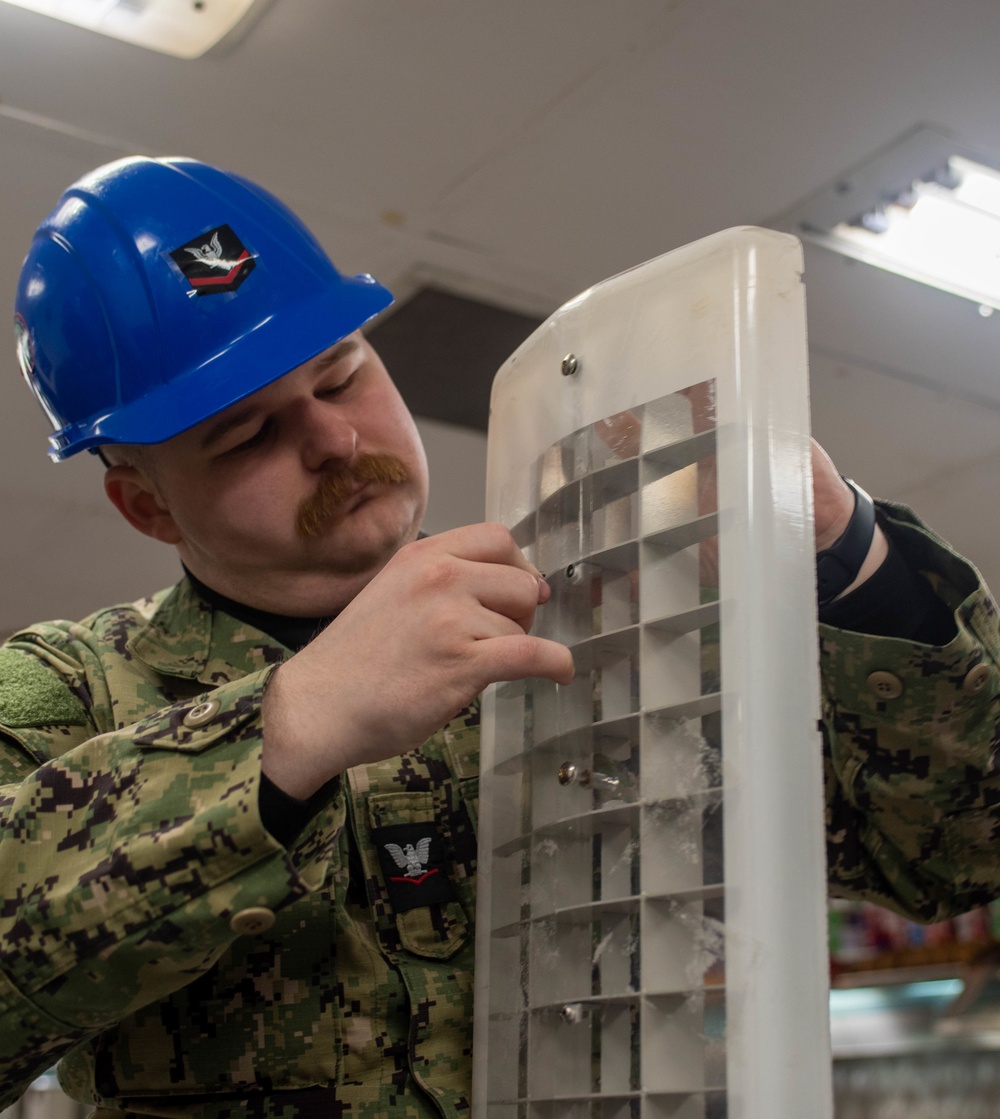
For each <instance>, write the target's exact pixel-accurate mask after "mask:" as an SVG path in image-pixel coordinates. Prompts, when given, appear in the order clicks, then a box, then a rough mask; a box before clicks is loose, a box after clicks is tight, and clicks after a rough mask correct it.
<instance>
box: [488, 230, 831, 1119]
mask: <svg viewBox="0 0 1000 1119" xmlns="http://www.w3.org/2000/svg"><path fill="white" fill-rule="evenodd" d="M801 272H802V252H801V245H800V243H799V242H798V241H797V240H796V239H795V238H794V237H790V236H787V235H785V234H780V233H775V232H773V231H769V230H759V229H737V230H730V231H728V232H725V233H720V234H716V235H715V236H713V237H709V238H706V239H705V240H703V241H700V242H697V243H695V244H693V245H689V246H687V247H685V248H682V249H678V250H677V251H675V252H672V253H669V254H667V255H666V256H663V257H660V258H658V259H657V260H653V261H650V262H649V263H647V264H644V265H642V266H640V267H638V268H634V269H632V270H631V271H629V272H626V273H623V274H622V275H620V276H617V277H615V278H614V279H611V280H607V281H605V282H604V283H601V284H598V285H597V286H596V287H594V288H592V289H591V290H590V291H588V292H585V293H584V294H583V295H581V296H579V297H578V298H576V299H574V300H572V301H571V302H570V303H568V304H566V305H565V306H564V307H563V308H561V309H560V310H559V311H557V312H556V313H555V314H554V315H553V316H552V317H551V318H550V319H548V320H547V321H546V322H545V323H543V324H542V326H541V327H539V328H538V330H537V331H536V332H535V333H534V334H533V335H532V336H531V337H530V338H529V339H528V340H527V341H526V342H524V343H523V344H522V345H521V347H520V348H519V349H518V350H517V351H516V352H515V353H514V354H513V355H512V356H511V357H510V358H509V359H508V361H507V362H506V363H505V365H504V366H503V368H502V369H501V370H500V372H499V373H498V374H497V377H496V380H495V382H494V386H493V396H492V401H491V417H490V428H489V439H488V454H487V500H486V512H487V517H488V519H490V520H496V521H500V522H502V523H504V524H506V525H507V526H508V527H509V528H510V530H511V532H512V533H513V535H514V538H515V540H516V541H517V542H518V544H519V545H520V547H521V548H522V549H523V550H524V552H525V554H526V555H527V556H528V557H529V558H530V559H531V560H532V561H533V562H534V563H535V564H536V565H537V567H538V568H539V570H541V571H543V572H545V574H546V576H547V578H548V582H549V584H550V586H551V587H552V592H553V593H552V597H551V598H550V600H549V601H548V602H547V603H546V604H545V605H544V606H542V607H540V608H539V610H538V612H537V614H536V619H535V632H537V633H538V634H539V635H541V636H544V637H548V638H552V639H555V640H558V641H561V642H563V643H564V644H566V645H567V646H569V648H570V649H571V650H572V653H573V658H574V663H575V665H576V676H575V679H574V680H573V682H572V683H571V684H569V685H566V686H564V687H558V686H556V685H554V684H552V683H550V682H548V681H544V680H526V681H514V682H511V683H505V684H498V685H495V686H494V687H492V688H490V689H488V691H487V693H486V695H485V697H484V703H483V743H482V746H483V755H482V768H481V778H482V788H481V796H480V808H479V875H480V877H479V887H478V894H477V912H476V935H477V958H476V1014H475V1023H476V1038H475V1044H474V1049H473V1052H474V1054H475V1057H474V1060H475V1080H474V1091H473V1108H472V1113H473V1114H474V1115H475V1116H477V1117H478V1119H668V1117H669V1119H722V1117H726V1119H805V1117H808V1119H829V1116H830V1115H831V1111H832V1103H831V1068H830V1050H829V1019H828V1001H827V986H828V967H829V964H828V958H827V944H826V902H825V895H826V871H825V852H824V838H823V791H822V772H821V755H822V750H821V744H820V740H819V734H818V732H817V728H816V716H817V712H818V710H819V683H818V671H817V657H816V594H815V571H814V567H815V555H814V542H813V528H812V488H811V473H810V449H809V404H808V376H807V359H806V323H805V300H804V289H803V285H802V281H801Z"/></svg>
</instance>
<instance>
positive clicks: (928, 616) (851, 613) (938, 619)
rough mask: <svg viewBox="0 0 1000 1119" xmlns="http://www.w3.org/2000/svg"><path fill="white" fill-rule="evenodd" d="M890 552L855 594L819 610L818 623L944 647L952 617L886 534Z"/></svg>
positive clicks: (951, 629) (952, 628)
mask: <svg viewBox="0 0 1000 1119" xmlns="http://www.w3.org/2000/svg"><path fill="white" fill-rule="evenodd" d="M879 523H880V524H881V525H882V529H883V531H885V532H886V539H887V541H888V544H889V554H888V555H887V556H886V558H885V560H884V561H883V562H882V564H881V566H880V567H879V568H878V570H877V571H876V572H875V573H874V574H873V575H872V576H871V578H870V579H867V580H865V582H864V583H862V584H861V586H860V587H858V588H857V589H856V590H853V591H851V593H850V594H848V595H845V596H844V597H843V598H838V599H837V600H836V602H830V603H828V604H827V605H826V606H822V607H821V608H820V611H819V620H820V621H821V622H823V623H825V624H827V625H831V626H836V627H837V628H838V629H848V630H852V631H853V632H854V633H868V634H871V635H872V636H875V637H900V638H904V639H906V640H908V641H919V642H921V643H922V644H924V645H947V644H948V642H949V641H951V640H952V639H953V638H954V637H955V635H956V634H957V633H958V627H957V626H956V624H955V616H954V614H953V613H952V611H951V609H950V608H949V607H948V605H947V603H945V602H944V601H943V600H942V599H940V598H938V596H937V595H936V594H935V593H934V589H933V588H932V587H931V585H930V583H929V582H928V581H927V579H925V578H924V577H923V576H922V575H921V574H920V573H919V572H918V571H916V570H915V569H914V568H913V567H911V566H910V564H909V562H908V561H907V560H906V558H905V557H904V555H903V553H902V552H901V551H900V550H899V548H897V547H896V545H895V544H894V543H893V541H892V536H891V535H890V533H889V532H888V531H886V523H885V520H884V519H883V518H882V517H879Z"/></svg>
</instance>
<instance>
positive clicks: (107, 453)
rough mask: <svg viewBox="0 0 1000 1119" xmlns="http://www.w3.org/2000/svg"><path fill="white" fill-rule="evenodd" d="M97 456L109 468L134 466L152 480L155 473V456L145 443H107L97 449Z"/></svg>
mask: <svg viewBox="0 0 1000 1119" xmlns="http://www.w3.org/2000/svg"><path fill="white" fill-rule="evenodd" d="M97 456H98V458H99V459H100V460H101V462H103V463H104V465H105V466H107V467H112V466H134V467H135V468H136V470H141V471H142V472H143V473H144V474H146V475H148V476H149V477H150V478H152V477H153V475H154V473H155V468H154V465H153V456H152V455H151V454H150V453H149V447H148V446H147V445H146V444H145V443H105V444H103V446H100V447H98V448H97Z"/></svg>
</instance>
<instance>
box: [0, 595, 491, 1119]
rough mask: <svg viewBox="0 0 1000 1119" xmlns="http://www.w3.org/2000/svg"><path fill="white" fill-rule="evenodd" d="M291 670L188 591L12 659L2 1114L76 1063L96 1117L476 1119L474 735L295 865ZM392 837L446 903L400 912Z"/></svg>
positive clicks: (327, 816) (371, 782)
mask: <svg viewBox="0 0 1000 1119" xmlns="http://www.w3.org/2000/svg"><path fill="white" fill-rule="evenodd" d="M288 653H289V651H288V650H287V649H285V648H283V647H281V646H278V645H276V644H275V642H274V641H273V640H272V639H270V638H268V637H266V636H265V635H264V634H262V633H261V632H260V631H258V630H256V629H253V628H252V627H250V626H248V625H246V624H244V623H241V622H239V621H237V620H235V619H233V618H231V617H230V616H228V615H227V614H225V613H222V612H221V611H213V610H212V609H211V608H210V607H209V606H207V605H206V604H205V603H204V602H202V601H201V600H200V599H199V598H198V597H197V595H196V594H195V593H194V591H193V589H192V588H191V585H190V584H189V583H188V582H187V581H184V582H182V583H180V584H179V585H178V586H177V587H176V588H174V589H173V590H171V591H168V592H164V593H161V594H160V595H157V596H156V597H154V598H152V599H149V600H145V601H142V602H139V603H137V604H134V605H131V606H119V607H115V608H112V609H109V610H105V611H102V612H100V613H98V614H95V615H93V616H92V617H90V618H88V619H87V620H86V621H84V622H83V623H81V624H79V625H77V624H71V623H68V622H56V623H51V624H43V625H37V626H32V627H30V628H29V629H26V630H24V631H23V632H21V633H19V634H17V635H15V636H14V637H13V638H12V639H11V640H10V641H9V642H8V643H7V645H6V646H5V647H4V648H3V649H2V650H0V724H2V726H0V775H2V780H3V782H4V784H3V787H2V788H0V823H2V831H0V835H2V837H3V838H2V842H0V899H2V901H0V944H2V945H3V957H2V967H0V1085H2V1088H0V1106H2V1105H5V1104H8V1103H10V1102H12V1101H13V1100H15V1099H16V1098H17V1097H18V1095H19V1093H20V1092H21V1091H23V1090H24V1088H25V1086H26V1085H27V1083H29V1082H30V1080H31V1078H32V1077H33V1076H35V1075H37V1074H38V1073H39V1072H41V1071H44V1069H45V1068H46V1067H48V1066H49V1065H51V1064H52V1063H54V1062H55V1061H56V1060H57V1059H59V1058H63V1060H62V1064H61V1066H60V1074H61V1079H62V1081H63V1083H64V1085H65V1087H66V1088H67V1090H68V1091H69V1093H70V1094H71V1095H73V1096H75V1097H76V1098H79V1099H83V1100H86V1101H88V1102H93V1103H97V1104H99V1105H101V1108H102V1109H105V1110H99V1111H98V1115H102V1116H105V1115H106V1116H111V1115H120V1114H121V1112H123V1111H125V1112H128V1113H129V1114H136V1115H157V1116H174V1115H183V1116H186V1117H190V1116H205V1117H213V1119H221V1117H230V1116H231V1117H232V1119H237V1117H240V1119H242V1117H243V1116H246V1115H249V1116H251V1117H252V1116H262V1117H263V1116H281V1117H283V1119H300V1117H301V1119H306V1117H309V1116H313V1115H317V1116H318V1115H324V1116H338V1115H350V1116H359V1117H363V1119H368V1117H374V1116H380V1117H381V1116H384V1115H386V1114H389V1113H391V1114H393V1115H399V1116H406V1117H409V1116H413V1117H416V1116H426V1115H432V1116H433V1115H437V1114H438V1113H443V1114H444V1115H446V1116H450V1115H456V1114H459V1113H461V1112H463V1111H466V1110H467V1109H468V1095H469V1082H470V1078H471V1058H470V1048H471V1039H470V1035H471V1013H472V965H473V922H472V916H473V910H474V882H475V878H474V873H475V835H474V829H475V810H476V800H475V798H476V793H477V787H478V745H479V733H478V726H477V714H476V712H475V711H474V710H469V711H466V712H463V713H462V714H461V715H460V716H459V717H457V718H456V719H455V720H453V721H452V722H451V723H449V725H448V726H447V727H445V728H444V730H443V731H441V732H440V733H439V734H437V735H435V736H434V737H433V738H432V739H430V740H429V741H428V742H427V743H426V744H425V745H424V746H423V747H422V748H421V749H420V750H419V751H414V752H412V753H408V754H406V755H404V756H402V757H397V758H394V759H392V760H390V761H388V762H385V763H382V764H379V765H372V766H368V767H359V768H358V769H355V770H352V771H351V772H350V774H349V775H348V777H347V779H346V780H345V781H343V784H342V786H341V783H339V782H338V783H337V788H336V792H335V795H333V796H332V799H330V801H329V803H328V804H327V805H326V806H325V807H323V808H322V809H321V810H320V811H319V812H318V813H317V814H316V815H315V816H314V817H313V818H312V820H310V821H309V823H308V824H307V825H306V826H305V827H304V828H303V829H302V831H301V832H300V833H299V835H298V836H297V837H296V838H295V839H294V840H293V841H292V842H291V843H290V846H289V847H288V849H287V850H286V849H285V848H284V847H283V846H282V845H281V844H280V843H278V842H277V841H276V840H275V839H273V838H272V837H271V836H270V835H269V834H268V832H267V831H266V830H265V829H264V828H263V826H262V824H261V820H260V815H259V811H258V785H259V775H260V750H261V741H262V733H263V727H262V720H261V698H262V694H263V691H264V687H265V684H266V682H267V679H268V676H269V674H270V672H271V671H272V670H273V666H274V665H275V664H276V663H278V662H280V661H281V660H282V659H284V658H285V657H286V656H287V655H288ZM209 701H212V702H211V703H209ZM216 704H217V706H216ZM377 828H387V829H395V830H390V831H388V832H386V833H385V837H386V838H387V839H388V838H392V837H394V836H395V837H396V838H400V839H404V838H405V836H406V835H412V836H413V837H414V838H415V839H416V840H419V839H421V838H423V837H424V836H430V837H433V840H434V845H435V848H436V851H435V853H434V854H433V855H432V856H430V858H431V861H434V860H436V870H437V872H438V879H440V878H442V877H446V878H447V879H449V880H450V882H451V886H450V887H448V889H447V891H446V894H447V896H444V897H440V898H439V900H436V901H435V902H434V903H433V904H431V905H420V906H417V907H414V908H407V909H405V911H402V912H398V913H395V912H394V910H393V907H392V905H391V904H390V896H391V895H390V890H391V888H392V887H391V884H390V883H389V882H388V879H389V878H390V877H391V876H390V874H388V873H387V872H386V871H385V869H384V867H383V866H382V865H380V862H379V857H378V851H377V850H376V843H375V841H374V840H373V838H372V833H373V830H374V829H377ZM352 839H353V854H352V850H351V847H352ZM425 854H426V852H425ZM353 860H357V861H358V863H359V865H360V875H359V874H358V873H354V874H352V873H351V863H352V861H353ZM427 863H428V858H425V859H424V864H425V865H426V864H427ZM359 877H360V878H361V879H362V881H360V882H359ZM399 877H400V878H401V879H405V877H406V876H405V874H404V873H402V872H400V874H399ZM432 880H433V879H432ZM420 888H421V887H420V886H415V885H413V884H412V883H410V882H407V881H404V882H403V883H402V884H401V885H400V886H398V887H397V889H398V890H401V891H404V892H406V891H407V890H408V889H410V890H412V891H419V889H420ZM397 907H398V906H397Z"/></svg>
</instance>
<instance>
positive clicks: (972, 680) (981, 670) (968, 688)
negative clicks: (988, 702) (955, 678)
mask: <svg viewBox="0 0 1000 1119" xmlns="http://www.w3.org/2000/svg"><path fill="white" fill-rule="evenodd" d="M989 682H990V666H989V665H988V664H977V665H976V667H975V668H972V669H970V670H969V672H968V674H967V675H966V677H965V679H964V680H963V681H962V691H963V692H965V694H966V695H979V693H980V692H981V691H982V690H983V688H985V687H986V685H987V684H988V683H989Z"/></svg>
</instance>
